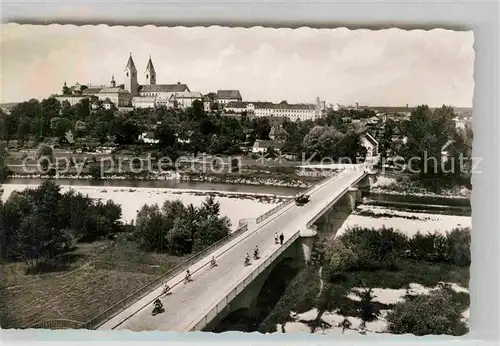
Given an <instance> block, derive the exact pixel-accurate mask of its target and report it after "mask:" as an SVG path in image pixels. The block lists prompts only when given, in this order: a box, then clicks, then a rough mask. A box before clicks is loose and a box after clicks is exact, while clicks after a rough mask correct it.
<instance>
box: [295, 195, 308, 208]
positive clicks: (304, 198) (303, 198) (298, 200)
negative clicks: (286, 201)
mask: <svg viewBox="0 0 500 346" xmlns="http://www.w3.org/2000/svg"><path fill="white" fill-rule="evenodd" d="M307 202H309V195H305V194H303V193H301V194H300V195H298V196H297V197H295V205H297V206H299V207H300V206H303V205H304V204H306V203H307Z"/></svg>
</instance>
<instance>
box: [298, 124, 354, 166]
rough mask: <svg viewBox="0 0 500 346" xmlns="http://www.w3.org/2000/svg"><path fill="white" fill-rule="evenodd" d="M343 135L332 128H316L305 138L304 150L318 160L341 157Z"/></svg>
mask: <svg viewBox="0 0 500 346" xmlns="http://www.w3.org/2000/svg"><path fill="white" fill-rule="evenodd" d="M343 137H344V136H343V135H342V133H340V132H338V131H337V130H335V129H334V128H333V127H330V126H314V127H313V128H312V129H311V130H310V131H309V133H308V134H307V135H306V136H305V137H304V140H303V148H304V150H305V152H306V153H307V154H308V155H316V158H317V159H323V158H331V159H336V158H338V157H341V156H340V155H339V154H341V151H340V143H341V141H342V139H343Z"/></svg>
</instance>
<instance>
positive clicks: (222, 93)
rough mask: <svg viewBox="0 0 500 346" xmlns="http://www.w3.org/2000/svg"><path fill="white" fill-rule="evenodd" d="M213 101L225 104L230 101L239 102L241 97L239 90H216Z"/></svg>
mask: <svg viewBox="0 0 500 346" xmlns="http://www.w3.org/2000/svg"><path fill="white" fill-rule="evenodd" d="M215 101H216V102H217V103H218V104H220V105H227V104H228V103H230V102H241V101H243V98H242V97H241V94H240V91H239V90H217V94H216V96H215Z"/></svg>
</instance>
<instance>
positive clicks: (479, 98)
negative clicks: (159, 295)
mask: <svg viewBox="0 0 500 346" xmlns="http://www.w3.org/2000/svg"><path fill="white" fill-rule="evenodd" d="M1 8H2V9H1V11H2V12H1V13H2V19H3V21H4V22H6V21H13V19H15V18H17V19H21V18H23V19H25V20H31V21H34V20H36V21H37V22H38V23H46V22H47V21H50V20H51V19H52V20H59V21H65V22H66V23H70V22H73V23H75V24H84V23H92V24H94V23H97V22H100V23H107V24H110V25H112V24H122V25H145V24H155V25H169V26H174V25H186V26H195V25H213V24H214V23H217V24H220V25H225V26H227V25H229V26H240V27H249V26H254V25H260V26H272V27H295V28H297V27H304V26H312V27H328V28H331V27H342V26H346V27H349V28H363V27H364V28H367V27H368V28H370V29H376V28H387V27H400V28H407V29H417V28H418V29H426V30H428V29H432V28H436V27H440V28H446V29H455V30H456V29H461V30H467V29H473V30H474V37H475V44H474V48H475V55H476V58H475V73H474V76H475V90H474V117H473V126H474V133H475V138H474V152H473V155H474V157H483V161H482V163H481V171H482V174H481V175H479V176H475V177H474V178H473V186H474V188H473V193H472V204H473V221H472V223H473V227H472V228H473V238H472V267H471V283H470V291H471V314H470V321H469V322H470V327H471V333H470V334H469V335H468V336H467V337H465V338H450V337H435V336H434V337H433V336H429V337H422V338H415V337H397V336H370V337H361V336H359V337H347V336H346V337H343V338H341V339H337V340H335V339H331V338H325V337H318V336H313V335H311V334H274V335H258V334H256V333H252V334H242V333H226V334H224V335H211V334H209V333H204V334H201V333H188V334H183V333H159V332H155V333H133V332H126V331H121V332H85V331H70V332H56V331H40V330H35V331H33V330H32V331H26V330H25V331H11V330H0V345H6V346H7V345H8V346H10V345H23V346H24V345H26V346H29V345H51V346H52V345H54V346H57V345H64V346H66V345H68V346H69V345H91V344H92V345H129V344H134V345H139V344H140V345H156V344H158V341H160V340H161V341H162V342H161V344H163V345H164V344H168V345H186V344H188V343H189V344H190V343H192V344H194V345H214V346H215V345H219V344H227V345H331V344H332V343H335V344H341V345H353V344H354V345H355V344H365V342H369V343H370V345H373V344H379V345H386V344H388V342H390V343H391V345H392V344H396V345H398V344H406V343H415V344H417V345H418V344H421V342H422V341H423V342H425V343H426V344H428V345H445V344H448V343H449V342H454V343H455V344H459V345H464V346H465V345H470V344H472V343H473V342H474V344H480V345H498V343H499V340H498V339H499V331H498V330H499V326H500V320H499V311H500V304H499V294H500V287H499V283H500V280H499V276H500V274H499V273H500V270H499V269H500V268H499V254H498V250H499V249H500V246H499V245H500V242H499V233H500V227H499V226H500V222H499V221H500V220H499V214H500V213H499V211H500V205H499V195H500V189H499V179H500V174H499V173H500V172H499V160H498V156H499V140H498V134H499V130H500V127H499V120H498V117H499V114H498V113H499V112H498V96H499V90H498V77H499V70H498V61H499V60H500V57H499V54H498V49H499V33H498V30H499V20H498V17H499V12H498V7H497V1H495V0H490V1H484V0H483V1H481V2H478V3H472V2H471V3H460V1H441V2H437V1H436V2H432V3H430V2H426V3H423V2H420V3H418V2H416V1H411V0H410V1H402V0H399V1H387V0H386V2H384V3H382V2H376V1H367V0H365V1H362V0H361V1H357V0H351V1H349V2H347V1H345V0H344V1H342V0H340V1H328V2H315V1H309V2H295V1H288V2H287V3H285V2H283V1H279V2H278V1H275V2H273V3H262V2H261V1H256V0H253V1H252V2H250V1H236V0H232V1H218V2H216V1H197V2H189V1H184V2H179V1H176V2H172V1H170V2H163V3H160V2H151V1H146V0H141V1H139V0H136V2H131V1H126V0H121V1H119V0H112V1H110V0H108V1H105V2H95V1H92V0H87V1H66V2H63V1H54V0H53V1H52V2H47V1H40V0H39V1H36V0H31V1H29V2H28V1H23V0H21V1H20V0H15V1H11V0H7V1H6V0H3V3H2V7H1ZM388 22H390V23H391V25H387V24H385V25H384V23H388ZM377 26H378V27H377Z"/></svg>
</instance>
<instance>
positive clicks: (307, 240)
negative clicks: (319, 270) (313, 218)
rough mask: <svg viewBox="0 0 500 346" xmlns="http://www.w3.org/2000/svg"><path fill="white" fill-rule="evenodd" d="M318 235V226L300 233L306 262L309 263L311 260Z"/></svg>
mask: <svg viewBox="0 0 500 346" xmlns="http://www.w3.org/2000/svg"><path fill="white" fill-rule="evenodd" d="M317 234H318V230H317V227H316V225H312V226H310V227H307V228H304V229H303V230H301V231H300V244H301V247H302V254H303V256H304V261H305V262H306V264H307V263H309V261H310V260H311V253H312V249H313V246H314V241H315V237H316V235H317Z"/></svg>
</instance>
